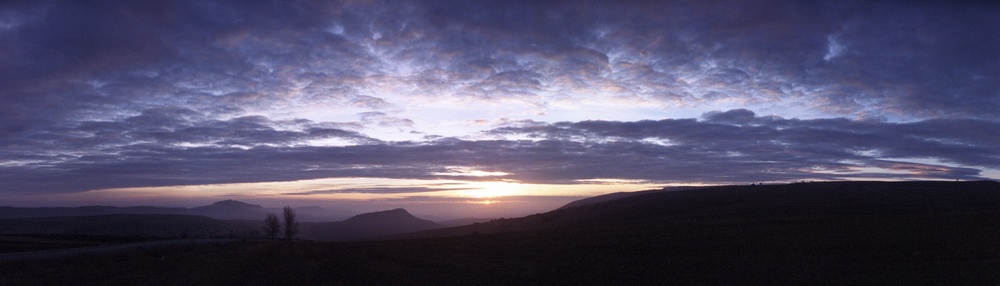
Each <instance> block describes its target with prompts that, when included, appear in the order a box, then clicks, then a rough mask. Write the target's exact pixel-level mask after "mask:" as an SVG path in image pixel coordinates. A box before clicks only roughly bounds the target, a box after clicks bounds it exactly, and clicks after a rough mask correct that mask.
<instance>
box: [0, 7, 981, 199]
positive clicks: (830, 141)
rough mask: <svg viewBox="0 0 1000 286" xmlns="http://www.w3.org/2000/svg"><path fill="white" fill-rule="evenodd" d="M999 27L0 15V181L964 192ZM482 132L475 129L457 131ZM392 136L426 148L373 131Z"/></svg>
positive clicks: (842, 21) (482, 13) (569, 13)
mask: <svg viewBox="0 0 1000 286" xmlns="http://www.w3.org/2000/svg"><path fill="white" fill-rule="evenodd" d="M998 13H1000V5H995V4H987V3H955V4H952V3H949V4H944V3H930V2H926V3H902V2H880V3H844V2H838V1H820V2H789V3H780V4H775V3H770V2H763V1H740V2H732V3H724V4H719V3H710V2H704V1H664V2H625V3H619V2H601V1H588V2H583V3H581V2H560V1H554V2H548V1H546V2H538V1H402V2H394V3H384V2H379V1H343V2H315V1H279V2H252V3H243V2H233V1H171V2H166V3H145V2H120V1H96V2H88V3H86V4H81V3H76V2H73V1H44V2H41V1H21V2H12V3H10V4H7V3H5V4H4V5H0V100H2V102H3V104H0V150H3V151H0V171H2V172H0V179H2V181H3V182H5V184H4V186H3V187H0V189H2V190H0V192H5V193H30V192H36V191H40V192H71V191H82V190H88V189H96V188H110V187H125V186H133V187H138V186H164V185H179V184H208V183H221V182H261V181H275V180H296V179H304V178H323V177H337V176H362V177H387V178H436V176H437V175H434V174H436V173H440V172H442V171H443V170H444V168H445V167H446V166H474V167H476V168H478V169H482V170H484V171H490V172H503V173H506V174H507V175H505V176H503V178H504V179H514V180H521V181H525V182H573V181H575V180H587V179H595V178H620V179H637V180H649V181H663V182H667V181H669V182H675V181H676V182H682V181H700V182H746V181H765V180H774V181H780V180H794V179H801V178H813V179H834V178H862V177H886V178H938V179H973V178H979V176H981V174H980V173H979V172H981V171H982V170H984V168H993V169H995V168H1000V163H998V161H1000V159H998V157H997V156H996V155H993V154H997V153H998V152H997V150H1000V146H998V145H997V144H998V143H996V142H1000V138H997V135H993V134H992V133H995V132H989V131H991V130H1000V128H998V127H1000V126H997V125H998V123H997V122H998V121H1000V113H998V112H996V111H997V110H1000V100H998V99H1000V94H998V93H997V91H998V90H1000V80H998V79H1000V66H998V65H996V64H994V62H995V61H994V59H995V55H996V51H997V50H1000V25H997V24H995V22H996V21H995V15H997V14H998ZM251 19H252V20H251ZM608 106H626V107H623V108H621V109H614V110H612V109H611V108H606V107H608ZM636 106H641V107H636ZM619 110H621V111H620V112H619ZM678 110H682V111H683V112H688V114H693V115H690V116H687V115H686V116H677V115H676V114H677V113H675V112H681V111H678ZM692 110H693V111H692ZM712 110H727V111H712ZM751 110H755V111H758V112H761V113H765V114H769V115H768V116H760V115H758V114H756V113H754V112H753V111H751ZM613 111H614V112H613ZM570 113H572V114H570ZM698 114H702V116H701V117H700V119H696V118H684V117H697V115H698ZM581 117H583V118H581ZM498 118H504V119H500V120H498ZM566 118H571V119H566ZM598 118H600V119H604V120H596V119H598ZM636 118H640V119H647V120H638V119H636ZM588 119H589V120H588ZM352 120H354V121H352ZM476 120H482V121H480V122H484V123H491V124H463V123H462V122H472V121H476ZM554 121H564V122H554ZM456 122H458V123H456ZM550 122H551V123H550ZM435 128H436V129H435ZM484 128H492V129H486V130H483V129H484ZM392 132H395V133H392ZM435 132H441V133H439V134H435ZM387 134H388V135H387ZM399 134H407V135H409V134H414V135H420V136H422V137H421V138H424V140H422V141H391V140H389V139H388V138H398V137H394V136H399ZM449 136H454V137H449ZM406 138H416V137H412V136H411V137H406ZM926 160H936V161H931V163H926V162H925V161H926ZM935 162H936V163H935ZM469 179H475V178H469Z"/></svg>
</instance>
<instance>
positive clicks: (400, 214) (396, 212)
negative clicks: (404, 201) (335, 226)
mask: <svg viewBox="0 0 1000 286" xmlns="http://www.w3.org/2000/svg"><path fill="white" fill-rule="evenodd" d="M400 219H403V220H412V219H419V218H417V217H415V216H413V215H412V214H410V212H408V211H406V209H402V208H398V209H391V210H385V211H377V212H370V213H364V214H359V215H356V216H353V217H351V218H349V219H347V221H372V220H378V221H385V220H400Z"/></svg>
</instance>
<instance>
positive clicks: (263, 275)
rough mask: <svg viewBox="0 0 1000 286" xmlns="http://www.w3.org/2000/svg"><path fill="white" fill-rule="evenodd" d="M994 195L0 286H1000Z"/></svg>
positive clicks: (330, 245) (5, 272) (171, 250)
mask: <svg viewBox="0 0 1000 286" xmlns="http://www.w3.org/2000/svg"><path fill="white" fill-rule="evenodd" d="M996 186H997V185H996V184H995V183H987V184H985V185H979V186H976V187H975V188H972V189H970V190H962V188H966V187H967V186H963V185H943V187H941V188H944V190H943V191H942V190H938V189H939V188H938V187H935V188H920V189H916V190H915V191H914V190H911V189H912V188H910V187H907V188H910V189H907V188H904V190H897V191H893V190H888V191H887V190H885V189H884V186H881V187H878V188H875V189H872V188H869V187H863V186H862V187H859V186H858V185H854V186H853V187H854V188H857V189H859V190H862V191H846V192H845V191H843V189H840V188H837V187H836V186H835V187H830V186H826V188H827V189H828V190H833V191H828V193H809V195H808V196H805V197H802V196H799V194H798V193H788V192H789V190H794V188H793V189H788V188H785V189H781V188H775V189H765V190H759V189H746V188H740V189H720V190H715V191H710V192H705V193H676V194H663V193H659V194H653V195H644V196H636V197H634V198H633V199H630V201H621V200H618V201H611V202H605V203H600V204H595V205H587V206H581V207H577V208H573V209H565V210H560V211H556V212H552V213H548V214H544V215H536V216H532V217H528V218H524V219H515V220H507V221H505V222H497V223H498V224H502V223H507V224H511V223H522V224H530V223H537V221H548V222H562V223H555V224H552V226H551V227H545V228H534V229H532V230H521V231H509V232H498V233H490V234H485V233H478V232H477V233H478V234H465V235H459V236H450V237H433V236H434V235H433V234H431V235H427V234H425V235H424V236H426V237H429V238H410V239H399V240H388V241H363V242H326V243H320V242H236V243H232V244H226V245H186V246H175V247H168V248H161V249H155V250H149V251H142V250H138V249H137V250H134V251H128V252H124V253H118V254H104V255H81V256H75V257H68V258H62V259H54V260H30V261H16V262H0V274H2V275H0V285H30V284H66V283H70V284H81V283H82V284H101V285H107V284H129V285H133V284H141V285H156V284H173V285H176V284H200V285H204V284H216V285H219V284H221V285H279V284H280V285H316V284H442V283H444V284H547V285H549V284H562V285H579V284H591V285H592V284H601V285H622V284H710V285H718V284H774V283H781V284H789V283H791V284H998V283H1000V271H998V269H1000V210H997V208H996V202H997V201H998V200H997V199H996V198H997V195H994V193H995V192H996V191H1000V190H997V189H996ZM801 187H802V186H798V187H796V188H801ZM814 187H816V186H814ZM820 187H822V186H820ZM911 187H912V186H911ZM956 188H957V190H958V191H951V190H953V189H956ZM755 192H757V193H755ZM782 192H785V193H782ZM795 192H798V191H795ZM701 194H707V195H701ZM897 194H905V195H906V196H904V197H897ZM734 195H751V197H746V198H744V199H739V200H734V199H732V198H733V196H734ZM844 195H846V196H847V197H849V198H841V197H842V196H844ZM858 195H860V197H858ZM706 196H707V197H706ZM713 196H714V197H713ZM760 197H765V198H768V199H765V200H763V201H761V200H755V199H754V198H760ZM916 197H921V198H916ZM781 198H784V199H781ZM789 198H791V199H789ZM838 198H840V199H838ZM661 200H668V201H661ZM831 200H834V201H831ZM922 200H926V201H922ZM741 202H750V203H749V204H744V203H741ZM765 202H766V203H765ZM795 202H797V203H795ZM817 202H829V203H822V204H817ZM901 202H903V203H901ZM657 206H659V207H657ZM755 210H757V211H755ZM594 213H598V214H600V215H598V216H589V217H588V216H587V215H586V214H594ZM489 227H490V225H488V224H484V225H481V228H480V229H484V230H485V229H489ZM494 229H495V228H494ZM529 229H530V228H529ZM439 233H441V232H439Z"/></svg>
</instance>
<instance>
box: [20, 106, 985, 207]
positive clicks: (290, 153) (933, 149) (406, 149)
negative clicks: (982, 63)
mask: <svg viewBox="0 0 1000 286" xmlns="http://www.w3.org/2000/svg"><path fill="white" fill-rule="evenodd" d="M161 112H164V111H162V110H161V111H155V112H154V111H151V112H148V113H145V114H143V115H140V116H136V117H133V118H142V117H144V116H153V114H158V113H161ZM171 112H173V113H181V114H191V113H190V111H185V110H173V111H171ZM175 117H176V116H175ZM195 117H196V116H195ZM136 120H138V119H136ZM136 120H133V121H136ZM272 124H273V122H271V121H269V120H267V119H266V118H260V117H252V118H245V117H244V118H235V119H232V120H229V121H222V122H207V123H205V125H207V126H206V127H197V128H195V127H187V128H175V127H169V126H160V125H156V126H145V125H139V126H129V127H125V126H117V127H118V128H123V127H124V128H126V129H127V130H140V131H126V132H114V131H112V130H115V128H116V125H102V124H93V125H89V126H81V128H80V129H78V130H74V131H69V130H66V131H64V132H63V133H59V134H53V135H52V136H54V137H52V138H55V139H58V140H55V139H52V140H51V141H44V140H42V139H39V141H38V142H39V143H40V144H56V143H55V142H56V141H58V142H61V143H60V144H66V145H69V146H66V147H64V148H69V147H73V146H72V144H76V145H77V146H75V148H76V150H82V148H84V147H86V146H92V148H95V149H96V148H97V147H96V146H98V145H99V144H96V142H103V143H107V142H114V141H110V140H93V139H87V136H82V135H81V134H86V132H91V133H97V132H105V133H106V134H111V135H113V136H110V137H115V136H125V137H128V136H140V137H142V139H140V140H137V139H130V140H127V142H133V144H131V145H126V146H123V147H120V148H118V149H115V148H109V147H107V146H104V149H100V151H91V152H92V153H94V154H93V155H85V156H79V157H69V158H62V159H53V158H35V160H40V161H45V162H46V163H44V164H42V163H30V162H31V159H29V158H28V157H24V158H25V159H23V160H20V161H14V162H21V161H23V162H25V163H24V164H10V163H8V164H7V165H5V166H3V169H4V172H3V176H4V181H5V182H6V184H5V188H4V190H3V191H5V192H13V193H18V192H33V191H35V190H37V189H39V188H44V189H46V190H48V191H53V192H66V191H84V190H88V189H95V188H112V187H138V186H163V185H191V184H209V183H233V182H267V181H288V180H302V179H315V178H328V177H375V178H401V179H403V178H405V179H441V178H447V179H462V180H496V179H507V180H517V181H520V182H526V183H579V182H581V181H584V180H593V179H605V178H616V179H627V180H640V181H650V182H663V183H667V182H681V183H683V182H716V183H719V182H730V183H735V182H757V181H788V180H832V179H850V178H883V179H891V178H922V179H979V178H980V177H979V176H981V173H980V171H981V169H980V168H983V167H987V168H1000V156H997V155H996V152H991V151H992V150H997V149H998V148H1000V146H998V143H997V142H1000V138H997V135H996V134H993V133H992V132H980V130H978V128H984V129H983V130H998V129H997V128H1000V124H996V123H992V122H986V121H977V120H950V121H940V120H928V121H921V122H914V123H885V122H874V121H857V120H848V119H816V120H798V119H783V118H780V117H773V116H772V117H760V116H756V115H755V114H754V113H753V112H751V111H749V110H730V111H726V112H712V113H708V114H706V115H705V116H704V118H703V119H701V120H697V119H666V120H658V121H651V120H646V121H634V122H616V121H582V122H559V123H551V124H545V123H535V124H531V125H516V126H511V127H503V128H497V129H493V130H489V131H487V132H488V133H491V134H493V135H496V136H500V137H504V136H527V137H528V138H534V139H533V140H476V141H470V140H461V139H455V138H446V139H439V140H435V141H428V142H422V143H417V142H376V141H365V140H370V139H367V138H365V137H360V136H359V135H357V134H356V133H353V132H348V131H342V130H340V131H334V130H330V129H324V130H327V131H326V133H324V132H319V131H317V130H315V129H309V130H308V131H277V130H274V129H273V128H270V127H267V126H270V125H272ZM216 125H217V126H219V127H218V128H220V129H221V128H225V129H229V130H232V131H231V132H218V131H213V132H203V130H202V128H209V129H211V128H216V127H215V126H216ZM170 126H185V125H184V124H183V123H176V124H174V125H170ZM170 128H174V129H173V131H172V132H169V131H165V130H166V129H170ZM192 129H193V130H192ZM84 130H85V131H84ZM67 134H75V135H76V137H73V138H76V139H75V140H69V139H67V138H70V137H71V136H70V135H67ZM115 134H117V135H115ZM135 134H139V135H135ZM209 134H212V135H209ZM317 134H321V135H317ZM57 135H61V136H62V137H58V136H57ZM310 136H331V137H337V138H343V139H345V140H360V142H364V143H363V144H356V145H350V146H329V147H311V146H300V145H294V144H288V143H289V142H288V141H289V140H292V139H305V138H310ZM143 140H147V141H143ZM207 140H216V142H214V143H212V144H206V146H193V147H192V146H189V145H185V144H180V143H178V142H191V143H197V142H208V141H207ZM134 142H147V143H134ZM225 146H233V147H225ZM238 147H242V148H238ZM100 152H108V153H109V154H108V155H99V153H100ZM24 155H25V156H27V155H30V154H24ZM921 159H933V160H936V162H941V163H921V162H920V160H921ZM451 166H470V167H475V168H476V169H477V170H480V171H485V172H495V173H494V176H491V177H489V178H482V177H476V176H467V177H462V178H456V177H455V176H451V175H448V176H445V175H442V174H443V173H445V172H447V171H448V170H449V169H448V168H452V167H451ZM962 166H972V167H962ZM84 178H85V179H84ZM355 191H357V190H355ZM367 191H373V192H374V191H385V192H393V191H394V190H388V189H387V190H367ZM408 191H412V190H409V189H408ZM338 192H339V191H338Z"/></svg>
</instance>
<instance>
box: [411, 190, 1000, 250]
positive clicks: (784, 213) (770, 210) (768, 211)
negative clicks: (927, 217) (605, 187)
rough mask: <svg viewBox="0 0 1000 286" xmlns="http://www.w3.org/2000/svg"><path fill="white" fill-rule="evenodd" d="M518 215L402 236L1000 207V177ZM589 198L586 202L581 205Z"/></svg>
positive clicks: (648, 194)
mask: <svg viewBox="0 0 1000 286" xmlns="http://www.w3.org/2000/svg"><path fill="white" fill-rule="evenodd" d="M577 202H578V203H575V204H574V203H571V204H569V205H567V206H564V207H562V208H560V209H557V210H554V211H551V212H547V213H542V214H537V215H532V216H527V217H523V218H514V219H500V220H495V221H491V222H487V223H479V224H475V225H469V226H460V227H453V228H445V229H438V230H431V231H426V232H421V233H417V234H408V235H405V236H400V237H441V236H454V235H468V234H484V233H499V232H515V231H528V230H539V229H548V228H561V227H571V226H582V225H587V226H593V225H622V224H638V223H651V222H657V223H659V222H670V221H684V220H701V219H719V220H722V219H782V218H807V217H808V218H817V217H831V216H858V215H892V214H913V213H942V212H969V211H981V210H1000V183H998V182H994V181H977V182H820V183H796V184H787V185H761V186H721V187H703V188H694V189H689V190H680V191H677V190H673V189H664V190H655V191H642V192H635V193H617V194H612V195H610V196H599V197H598V199H596V200H590V201H588V200H587V199H584V200H581V201H577ZM580 202H582V203H580Z"/></svg>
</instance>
